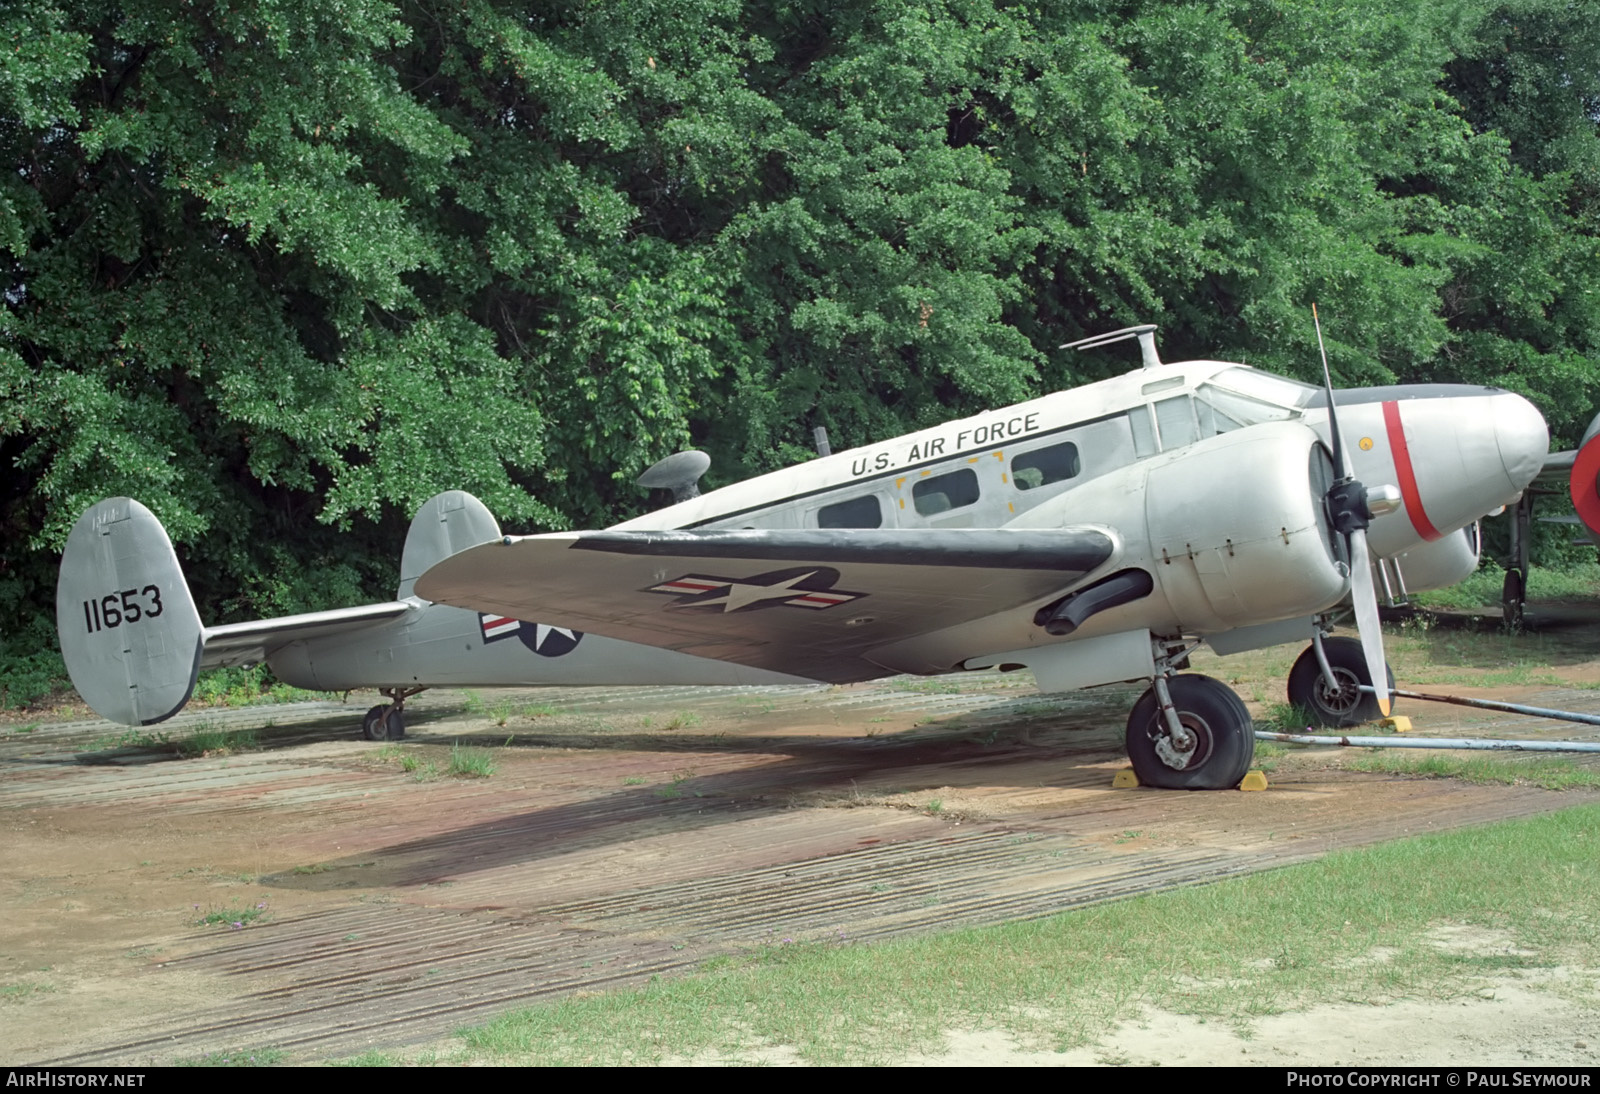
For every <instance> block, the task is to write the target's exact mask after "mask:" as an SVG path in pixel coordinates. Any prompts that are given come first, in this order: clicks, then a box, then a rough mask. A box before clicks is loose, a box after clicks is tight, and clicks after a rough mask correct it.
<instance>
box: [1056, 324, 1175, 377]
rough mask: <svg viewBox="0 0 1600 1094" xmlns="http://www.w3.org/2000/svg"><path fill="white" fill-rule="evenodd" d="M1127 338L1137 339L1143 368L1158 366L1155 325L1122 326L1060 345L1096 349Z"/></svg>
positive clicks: (1068, 347) (1159, 361) (1067, 347)
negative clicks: (1121, 327) (1105, 332)
mask: <svg viewBox="0 0 1600 1094" xmlns="http://www.w3.org/2000/svg"><path fill="white" fill-rule="evenodd" d="M1129 338H1137V339H1138V340H1139V356H1140V357H1141V358H1142V359H1143V361H1144V367H1145V368H1160V367H1161V358H1160V357H1159V356H1157V354H1156V325H1155V324H1154V323H1143V324H1141V325H1139V326H1137V327H1124V328H1123V329H1122V330H1114V331H1112V332H1111V333H1110V334H1096V335H1092V336H1090V337H1088V338H1080V339H1078V340H1077V341H1076V342H1068V343H1066V344H1065V345H1063V346H1061V347H1060V348H1062V349H1096V348H1098V347H1100V346H1109V345H1110V344H1111V343H1112V342H1124V341H1127V340H1128V339H1129Z"/></svg>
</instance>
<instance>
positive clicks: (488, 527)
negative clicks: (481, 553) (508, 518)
mask: <svg viewBox="0 0 1600 1094" xmlns="http://www.w3.org/2000/svg"><path fill="white" fill-rule="evenodd" d="M499 538H500V522H499V521H497V520H495V519H494V514H493V513H491V512H489V510H488V507H487V506H485V505H484V504H483V502H481V501H479V500H478V499H477V498H475V497H473V496H472V495H471V494H469V493H467V492H466V491H465V490H446V491H445V492H444V493H442V494H435V495H434V496H433V497H431V498H429V499H428V500H427V501H425V502H423V503H422V508H421V509H418V510H417V515H416V516H415V517H413V518H411V529H410V530H409V531H408V532H406V545H405V548H404V549H403V550H402V551H401V552H400V591H399V592H398V593H397V594H395V599H396V600H404V599H405V598H406V597H408V596H411V595H413V593H412V588H413V587H414V586H415V585H416V583H417V578H419V577H421V576H422V575H423V573H424V572H425V571H426V570H427V569H428V567H430V566H432V565H433V564H434V563H435V562H442V561H444V560H445V559H447V558H449V557H450V556H451V555H454V554H459V553H461V552H462V551H465V550H466V549H467V548H468V547H476V546H478V544H480V543H489V542H491V541H493V540H497V539H499Z"/></svg>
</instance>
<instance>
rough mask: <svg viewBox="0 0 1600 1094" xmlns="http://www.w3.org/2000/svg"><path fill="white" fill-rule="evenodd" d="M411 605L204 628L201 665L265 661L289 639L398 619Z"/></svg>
mask: <svg viewBox="0 0 1600 1094" xmlns="http://www.w3.org/2000/svg"><path fill="white" fill-rule="evenodd" d="M412 608H413V605H411V604H407V603H405V602H404V601H398V600H396V601H391V602H389V603H387V604H363V605H361V606H359V607H355V608H334V609H333V610H332V611H326V612H306V613H305V614H303V615H285V616H281V617H280V618H278V619H252V620H250V621H249V622H247V623H224V624H223V625H222V626H220V627H207V628H206V629H205V634H204V639H205V650H204V652H203V653H202V654H201V655H200V667H201V668H203V669H215V668H224V667H226V666H228V665H242V664H249V665H253V664H256V663H258V662H261V661H265V660H266V659H267V655H268V654H269V653H271V652H272V651H273V650H275V649H278V648H279V647H280V646H286V645H288V644H289V643H290V642H300V641H304V640H305V639H308V638H325V637H327V636H328V635H330V634H340V633H342V632H344V631H355V630H360V629H361V628H363V627H370V626H372V625H373V624H374V623H383V622H386V621H388V620H390V619H396V618H399V617H400V616H402V615H404V614H405V613H406V612H408V611H410V610H411V609H412Z"/></svg>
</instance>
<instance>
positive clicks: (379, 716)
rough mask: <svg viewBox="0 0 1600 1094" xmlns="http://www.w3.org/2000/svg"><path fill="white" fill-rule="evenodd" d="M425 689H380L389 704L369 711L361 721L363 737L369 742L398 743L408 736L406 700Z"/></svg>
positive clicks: (382, 704)
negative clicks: (405, 711)
mask: <svg viewBox="0 0 1600 1094" xmlns="http://www.w3.org/2000/svg"><path fill="white" fill-rule="evenodd" d="M427 690H428V689H427V688H425V687H423V688H379V689H378V694H379V695H383V696H387V697H388V699H389V702H388V703H380V704H379V705H378V706H375V707H373V708H372V709H371V710H369V711H367V713H366V715H365V716H364V717H363V718H362V719H361V736H363V737H365V738H366V739H367V740H369V741H398V740H400V739H401V738H402V737H404V736H405V735H406V720H405V714H404V710H405V705H406V700H407V699H409V698H411V697H412V696H413V695H416V694H418V693H419V692H423V691H427Z"/></svg>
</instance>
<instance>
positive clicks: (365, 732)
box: [361, 703, 406, 741]
mask: <svg viewBox="0 0 1600 1094" xmlns="http://www.w3.org/2000/svg"><path fill="white" fill-rule="evenodd" d="M361 735H362V736H363V737H365V738H366V739H367V740H369V741H398V740H399V739H400V738H402V737H404V736H405V735H406V723H405V718H404V717H403V716H402V715H401V713H400V711H399V710H398V709H397V708H395V707H393V706H390V705H389V704H388V703H383V704H380V705H378V706H375V707H373V708H372V709H371V710H369V711H367V713H366V716H365V717H363V718H362V719H361Z"/></svg>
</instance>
